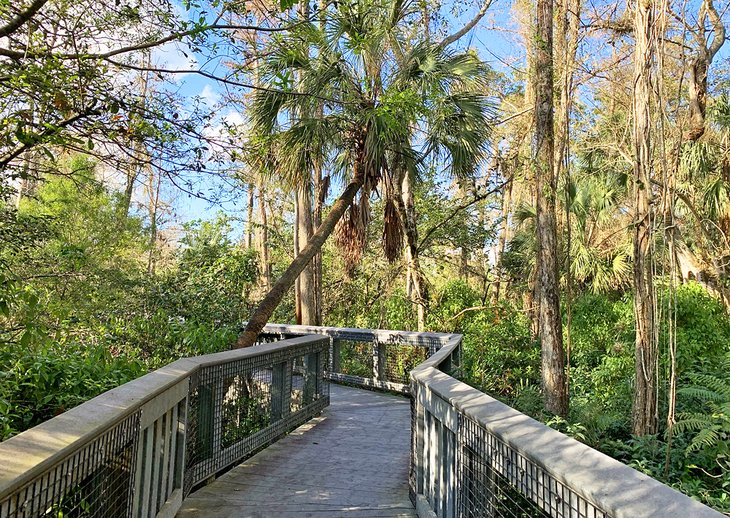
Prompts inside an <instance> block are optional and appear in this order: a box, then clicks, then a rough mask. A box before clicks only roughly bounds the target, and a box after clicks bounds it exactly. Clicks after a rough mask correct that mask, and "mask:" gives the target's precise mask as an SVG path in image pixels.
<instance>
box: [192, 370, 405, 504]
mask: <svg viewBox="0 0 730 518" xmlns="http://www.w3.org/2000/svg"><path fill="white" fill-rule="evenodd" d="M409 440H410V406H409V402H408V400H407V399H405V398H402V397H398V396H392V395H387V394H380V393H376V392H371V391H365V390H359V389H353V388H347V387H341V386H338V385H332V388H331V405H330V407H328V408H327V409H326V410H325V411H324V413H323V415H322V416H321V417H319V418H316V419H313V420H312V421H310V422H309V423H307V424H305V425H303V426H301V427H299V428H298V429H297V430H296V431H294V432H293V433H291V434H290V435H288V436H286V437H284V438H283V439H282V440H280V441H279V442H277V443H275V444H273V445H271V446H269V447H268V448H266V449H265V450H263V451H262V452H260V453H258V454H257V455H255V456H254V457H252V458H251V459H249V460H248V461H246V462H244V463H243V464H241V465H240V466H238V467H236V468H234V469H233V470H231V471H229V472H228V473H226V474H225V475H222V476H221V477H220V478H218V479H217V480H216V481H215V482H213V483H212V484H211V485H209V486H207V487H205V488H203V489H201V490H199V491H197V492H196V493H193V494H191V495H190V496H189V497H188V498H187V499H186V500H185V502H184V503H183V507H182V509H181V510H180V512H179V513H178V517H180V518H203V517H206V518H207V517H210V518H223V517H236V518H239V517H241V518H242V517H288V516H297V517H302V516H317V517H340V516H347V517H350V516H352V517H394V516H415V513H414V510H413V506H412V505H411V502H410V500H409V498H408V451H409Z"/></svg>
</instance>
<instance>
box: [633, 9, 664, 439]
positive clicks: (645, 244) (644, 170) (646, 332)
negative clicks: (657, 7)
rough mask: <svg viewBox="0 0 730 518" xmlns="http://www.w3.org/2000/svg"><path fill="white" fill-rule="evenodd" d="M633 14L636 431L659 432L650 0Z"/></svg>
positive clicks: (639, 433)
mask: <svg viewBox="0 0 730 518" xmlns="http://www.w3.org/2000/svg"><path fill="white" fill-rule="evenodd" d="M635 9H636V11H635V13H634V34H635V38H636V48H635V51H634V95H633V104H634V202H635V207H634V210H635V213H634V225H635V226H634V318H635V320H636V342H635V347H636V387H635V391H634V408H633V423H632V430H633V433H634V434H636V435H648V434H653V433H656V431H657V428H658V423H659V419H658V415H657V400H656V388H657V372H656V362H657V348H656V343H655V340H654V329H655V319H654V316H655V315H654V293H653V291H654V286H653V283H652V271H651V262H652V258H651V213H650V210H651V207H650V203H649V193H650V192H651V183H650V181H651V173H650V171H651V133H650V132H651V120H650V117H651V114H650V113H649V101H650V88H651V78H650V76H651V67H652V61H653V57H654V56H653V52H652V45H651V40H650V38H651V31H652V21H653V20H652V18H653V6H652V0H639V1H638V2H637V3H636V8H635Z"/></svg>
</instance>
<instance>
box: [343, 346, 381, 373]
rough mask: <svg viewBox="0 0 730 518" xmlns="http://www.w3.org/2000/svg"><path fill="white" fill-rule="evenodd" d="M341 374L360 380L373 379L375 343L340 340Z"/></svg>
mask: <svg viewBox="0 0 730 518" xmlns="http://www.w3.org/2000/svg"><path fill="white" fill-rule="evenodd" d="M337 342H338V344H339V350H338V351H339V355H340V358H339V360H340V362H339V367H340V368H339V370H338V372H339V373H341V374H346V375H348V376H357V377H360V378H372V377H373V343H372V342H359V341H354V340H338V341H337Z"/></svg>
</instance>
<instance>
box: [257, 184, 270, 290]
mask: <svg viewBox="0 0 730 518" xmlns="http://www.w3.org/2000/svg"><path fill="white" fill-rule="evenodd" d="M258 189H259V199H258V212H259V263H260V264H261V266H260V269H261V276H260V284H261V286H262V287H263V289H264V290H266V291H268V290H269V289H270V288H271V264H269V225H268V221H267V216H266V190H265V189H264V184H263V182H261V183H259V187H258Z"/></svg>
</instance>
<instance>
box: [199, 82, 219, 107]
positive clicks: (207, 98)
mask: <svg viewBox="0 0 730 518" xmlns="http://www.w3.org/2000/svg"><path fill="white" fill-rule="evenodd" d="M198 96H199V97H200V98H201V99H203V102H204V103H205V104H206V105H207V106H208V107H209V108H212V107H213V106H215V105H216V104H218V102H219V101H220V99H221V96H220V94H219V93H218V92H216V91H215V90H213V88H211V86H210V85H209V84H208V85H205V86H204V87H203V90H201V92H200V93H199V94H198Z"/></svg>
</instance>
